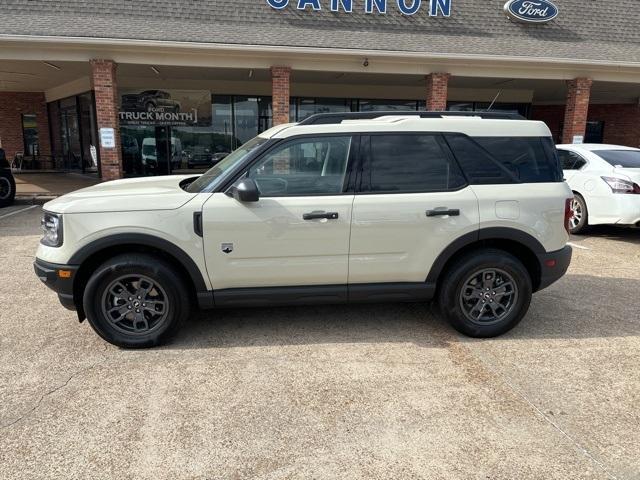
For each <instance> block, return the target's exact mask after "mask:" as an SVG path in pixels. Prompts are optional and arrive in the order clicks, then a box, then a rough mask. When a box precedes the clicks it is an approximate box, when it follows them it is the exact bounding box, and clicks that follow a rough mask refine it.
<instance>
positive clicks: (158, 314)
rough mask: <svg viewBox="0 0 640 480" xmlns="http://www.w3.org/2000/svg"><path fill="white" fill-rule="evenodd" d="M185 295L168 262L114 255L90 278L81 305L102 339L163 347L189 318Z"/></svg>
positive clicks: (144, 257) (140, 346)
mask: <svg viewBox="0 0 640 480" xmlns="http://www.w3.org/2000/svg"><path fill="white" fill-rule="evenodd" d="M188 298H189V296H188V292H187V290H186V288H185V285H184V281H183V279H182V278H181V277H180V275H178V274H176V272H175V270H174V269H173V268H172V266H171V265H170V264H168V263H165V262H164V261H162V260H161V259H158V258H155V257H153V256H150V255H144V254H139V255H119V256H117V257H114V258H112V259H110V260H108V261H107V262H105V263H104V264H103V265H102V266H100V267H99V268H98V269H97V270H96V272H95V273H94V274H93V275H92V276H91V278H90V279H89V282H88V283H87V287H86V289H85V292H84V299H83V306H84V310H85V313H86V315H87V319H88V320H89V323H90V325H91V327H92V328H93V329H94V330H95V331H96V333H97V334H98V335H100V336H101V337H102V338H103V339H104V340H106V341H107V342H109V343H112V344H113V345H117V346H119V347H125V348H145V347H153V346H156V345H161V344H163V343H165V342H166V341H167V340H168V339H169V338H170V337H171V336H172V335H173V334H174V333H175V332H176V331H177V329H178V327H179V326H180V325H181V324H182V323H183V322H184V321H185V320H186V318H187V317H188V315H189V301H188Z"/></svg>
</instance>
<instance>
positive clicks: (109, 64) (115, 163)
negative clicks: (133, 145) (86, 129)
mask: <svg viewBox="0 0 640 480" xmlns="http://www.w3.org/2000/svg"><path fill="white" fill-rule="evenodd" d="M90 63H91V87H92V88H93V91H94V92H95V96H96V121H97V124H98V133H99V131H100V129H101V128H113V129H114V131H115V140H116V145H115V147H114V148H104V147H103V146H102V143H100V171H101V175H102V179H103V180H115V179H117V178H122V152H121V150H120V128H119V124H118V89H117V85H116V69H117V64H116V63H115V62H114V61H113V60H99V59H94V60H91V61H90Z"/></svg>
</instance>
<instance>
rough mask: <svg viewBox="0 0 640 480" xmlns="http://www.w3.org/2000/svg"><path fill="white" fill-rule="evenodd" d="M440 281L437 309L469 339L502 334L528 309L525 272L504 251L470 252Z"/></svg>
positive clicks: (527, 276)
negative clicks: (438, 306) (438, 307)
mask: <svg viewBox="0 0 640 480" xmlns="http://www.w3.org/2000/svg"><path fill="white" fill-rule="evenodd" d="M442 280H443V282H442V284H441V285H440V290H439V296H438V301H439V304H440V310H441V311H442V313H443V314H444V316H445V317H446V318H447V320H448V321H449V323H451V325H452V326H453V327H454V328H455V329H456V330H458V331H459V332H460V333H463V334H465V335H468V336H470V337H477V338H486V337H495V336H498V335H502V334H503V333H505V332H507V331H509V330H511V329H512V328H513V327H515V326H516V325H517V324H518V322H520V320H522V317H524V315H525V314H526V313H527V310H528V309H529V303H530V302H531V292H532V285H531V277H530V275H529V272H528V271H527V269H526V268H525V267H524V265H523V264H522V262H520V261H519V260H518V259H517V258H515V257H514V256H513V255H511V254H509V253H507V252H505V251H502V250H497V249H485V250H478V251H474V252H473V253H471V254H469V255H467V256H465V257H463V258H461V259H460V260H459V261H458V262H457V263H456V264H454V265H453V266H452V267H451V268H450V269H449V270H448V271H447V273H446V274H445V276H444V278H443V279H442Z"/></svg>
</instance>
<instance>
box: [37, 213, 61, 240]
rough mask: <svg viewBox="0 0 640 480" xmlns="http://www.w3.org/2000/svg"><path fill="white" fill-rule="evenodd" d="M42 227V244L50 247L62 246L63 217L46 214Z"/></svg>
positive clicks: (41, 223) (43, 217) (43, 216)
mask: <svg viewBox="0 0 640 480" xmlns="http://www.w3.org/2000/svg"><path fill="white" fill-rule="evenodd" d="M40 225H41V226H42V232H43V235H42V239H41V240H40V243H42V244H43V245H47V246H48V247H59V246H60V245H62V215H58V214H55V213H50V212H44V214H43V215H42V220H41V221H40Z"/></svg>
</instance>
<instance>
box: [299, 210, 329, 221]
mask: <svg viewBox="0 0 640 480" xmlns="http://www.w3.org/2000/svg"><path fill="white" fill-rule="evenodd" d="M318 218H327V219H329V220H335V219H336V218H338V212H325V211H324V210H314V211H313V212H310V213H303V214H302V219H303V220H316V219H318Z"/></svg>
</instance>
